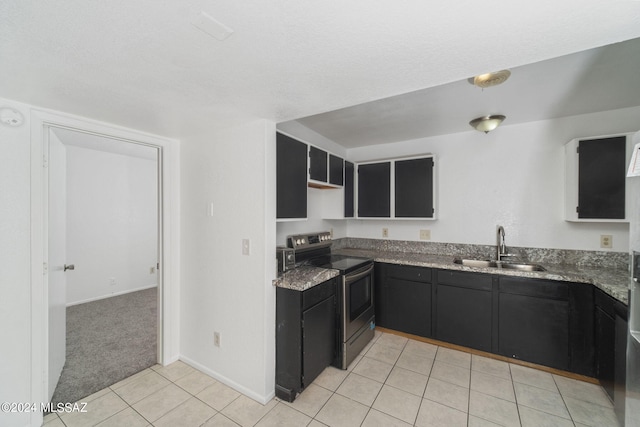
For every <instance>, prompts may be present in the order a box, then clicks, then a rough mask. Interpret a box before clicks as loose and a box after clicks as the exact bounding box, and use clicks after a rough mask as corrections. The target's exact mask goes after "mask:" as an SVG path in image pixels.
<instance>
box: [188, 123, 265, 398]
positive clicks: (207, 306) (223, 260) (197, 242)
mask: <svg viewBox="0 0 640 427" xmlns="http://www.w3.org/2000/svg"><path fill="white" fill-rule="evenodd" d="M181 163H182V167H181V170H182V178H181V184H182V192H181V195H182V202H181V210H182V259H183V264H182V280H181V304H182V305H181V307H182V309H181V313H182V316H181V358H183V359H184V360H185V361H187V362H188V363H190V364H192V365H194V366H197V367H198V368H200V369H202V370H204V371H205V372H208V373H210V374H211V375H213V376H214V377H215V378H217V379H219V380H221V381H223V382H225V383H226V384H229V385H231V386H233V387H235V388H236V389H238V390H240V391H242V392H243V393H245V394H247V395H248V396H250V397H252V398H254V399H255V400H258V401H261V402H266V401H267V400H268V399H269V398H270V397H271V396H273V393H274V378H275V363H274V354H275V290H274V288H273V286H272V284H271V280H272V279H274V278H275V276H276V274H275V269H276V267H275V253H274V248H275V225H274V224H275V124H274V123H272V122H267V121H264V120H253V121H247V123H246V124H244V125H242V126H237V127H234V128H231V129H227V130H225V131H219V132H216V133H213V132H212V134H210V135H206V136H199V137H198V136H196V137H191V138H187V139H185V140H184V141H183V145H182V153H181ZM211 204H213V215H212V216H209V211H210V205H211ZM242 239H250V241H251V253H250V255H249V256H246V255H242ZM214 331H217V332H219V333H220V338H221V345H220V347H215V346H214V344H213V334H214Z"/></svg>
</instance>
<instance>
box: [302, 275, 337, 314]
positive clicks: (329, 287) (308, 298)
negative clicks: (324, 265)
mask: <svg viewBox="0 0 640 427" xmlns="http://www.w3.org/2000/svg"><path fill="white" fill-rule="evenodd" d="M336 282H337V279H331V280H327V281H326V282H324V283H321V284H319V285H316V286H314V287H313V288H309V289H307V290H306V291H304V292H303V293H302V310H303V311H304V310H306V309H308V308H309V307H312V306H314V305H316V304H317V303H319V302H320V301H322V300H324V299H327V298H329V297H330V296H331V295H334V294H335V293H336Z"/></svg>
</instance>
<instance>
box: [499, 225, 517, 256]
mask: <svg viewBox="0 0 640 427" xmlns="http://www.w3.org/2000/svg"><path fill="white" fill-rule="evenodd" d="M496 246H497V248H496V261H502V258H504V257H510V256H514V255H513V254H510V253H508V250H507V245H506V244H505V240H504V227H503V226H501V225H499V226H498V231H497V232H496Z"/></svg>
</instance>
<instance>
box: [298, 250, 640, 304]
mask: <svg viewBox="0 0 640 427" xmlns="http://www.w3.org/2000/svg"><path fill="white" fill-rule="evenodd" d="M334 253H336V254H341V255H352V256H360V257H368V258H372V259H374V260H375V261H376V262H385V263H389V264H402V265H415V266H420V267H432V268H439V269H447V270H461V271H473V272H477V273H487V274H500V275H505V276H517V277H529V278H535V279H547V280H559V281H565V282H577V283H588V284H592V285H594V286H596V287H597V288H599V289H601V290H603V291H604V292H605V293H607V294H608V295H611V296H612V297H614V298H615V299H617V300H618V301H621V302H623V303H624V304H628V303H629V302H628V299H629V295H628V289H629V272H628V271H627V270H626V269H624V268H604V267H603V268H598V267H586V266H577V265H564V264H547V263H538V264H540V265H542V266H543V267H544V268H545V269H546V270H547V271H518V270H504V269H499V268H476V267H469V266H463V265H460V264H454V263H453V260H454V258H456V257H455V256H452V255H432V254H425V253H411V252H395V251H379V250H371V249H350V248H341V249H338V250H335V251H334ZM293 271H295V270H293Z"/></svg>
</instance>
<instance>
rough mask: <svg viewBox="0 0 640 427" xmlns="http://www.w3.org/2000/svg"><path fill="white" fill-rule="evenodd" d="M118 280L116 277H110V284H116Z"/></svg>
mask: <svg viewBox="0 0 640 427" xmlns="http://www.w3.org/2000/svg"><path fill="white" fill-rule="evenodd" d="M117 283H118V282H117V281H116V278H115V277H112V278H110V279H109V286H115V285H116V284H117Z"/></svg>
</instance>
